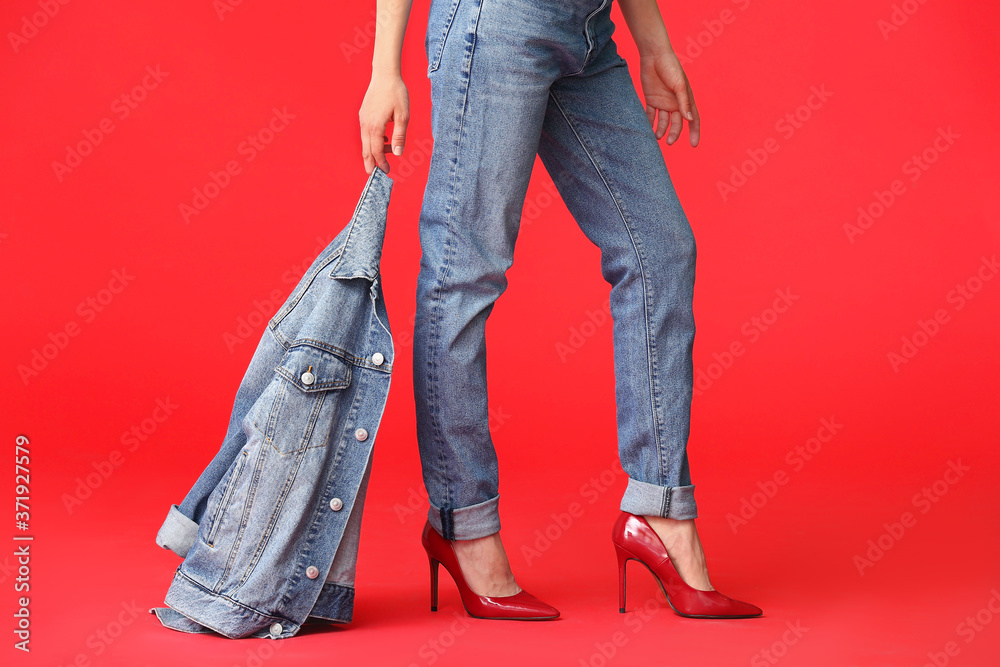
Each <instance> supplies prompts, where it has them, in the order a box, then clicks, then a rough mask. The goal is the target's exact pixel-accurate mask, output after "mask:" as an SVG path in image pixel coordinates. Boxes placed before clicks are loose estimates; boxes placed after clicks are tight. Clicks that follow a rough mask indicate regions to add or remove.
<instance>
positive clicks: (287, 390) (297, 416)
mask: <svg viewBox="0 0 1000 667" xmlns="http://www.w3.org/2000/svg"><path fill="white" fill-rule="evenodd" d="M350 384H351V365H350V364H349V363H347V362H346V361H344V360H343V359H341V358H340V357H338V356H337V355H335V354H332V353H330V352H327V351H325V350H321V349H319V348H316V347H312V346H311V345H297V346H295V347H293V348H291V349H290V350H289V351H288V353H287V354H286V355H285V358H284V359H283V360H282V363H281V365H279V366H278V367H277V368H276V369H275V376H274V378H273V379H272V380H271V383H270V385H268V387H267V389H265V390H264V392H263V393H262V394H261V397H260V400H259V405H258V408H257V409H256V411H255V414H254V425H255V426H256V427H257V429H258V430H259V431H260V432H261V433H263V434H264V442H265V444H268V445H270V446H272V447H274V448H275V449H276V450H277V451H278V452H279V453H281V454H283V455H284V454H294V453H296V452H301V451H303V450H305V449H309V448H311V447H325V446H326V445H327V443H328V442H329V438H330V429H331V427H332V426H333V424H334V422H335V420H336V416H337V414H338V411H339V410H342V409H344V408H343V405H342V403H343V398H342V392H341V390H342V389H344V388H346V387H347V386H349V385H350Z"/></svg>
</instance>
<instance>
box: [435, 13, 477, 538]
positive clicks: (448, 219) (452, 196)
mask: <svg viewBox="0 0 1000 667" xmlns="http://www.w3.org/2000/svg"><path fill="white" fill-rule="evenodd" d="M484 1H485V0H481V1H480V3H479V7H478V11H477V14H476V20H475V23H474V24H473V26H472V53H470V54H469V61H468V65H467V66H464V67H463V72H464V74H465V78H464V80H463V82H462V85H463V87H464V89H463V90H462V110H461V115H460V117H459V119H458V138H457V140H456V144H455V161H454V162H453V163H452V167H451V173H450V174H449V186H450V188H449V195H448V204H447V206H446V208H445V229H446V232H447V233H446V235H445V240H444V246H445V253H444V268H443V269H442V271H441V273H440V275H439V276H438V277H437V281H436V283H435V285H434V288H433V289H432V290H431V299H432V300H433V301H434V304H433V306H432V307H431V309H430V318H429V322H428V333H427V335H428V339H429V340H435V339H436V337H437V336H438V326H439V314H440V312H441V290H442V288H443V284H444V282H445V280H446V279H447V278H448V277H449V275H450V274H451V265H452V259H453V257H454V256H455V250H454V249H455V246H454V244H453V243H451V239H452V237H453V236H454V233H455V231H454V227H453V225H452V215H453V213H454V209H455V201H456V198H457V197H456V192H457V191H458V186H459V175H460V170H459V168H458V166H459V160H460V159H461V157H462V137H463V135H464V131H465V117H466V115H467V112H468V108H469V80H470V79H471V76H472V75H471V72H472V59H473V57H474V55H475V48H476V37H477V32H478V29H479V16H480V14H481V13H482V7H483V2H484ZM437 348H438V346H437V345H431V346H430V350H429V352H428V355H427V367H428V370H429V371H431V372H435V373H436V370H435V361H436V357H435V356H434V351H435V350H436V349H437ZM433 384H434V383H433V382H428V383H427V386H428V389H429V391H428V392H427V411H428V417H429V419H430V422H431V424H432V425H433V427H434V428H433V436H432V437H433V438H434V440H435V441H436V442H437V443H438V445H439V446H438V447H437V450H438V470H437V472H438V474H439V476H440V481H441V482H442V486H443V487H444V496H445V503H446V505H447V506H449V507H450V506H451V505H452V504H453V503H454V498H453V489H452V488H451V485H450V484H449V483H448V475H447V473H446V472H444V471H445V470H446V468H447V460H446V457H445V455H444V452H445V446H444V445H445V442H444V437H443V430H442V428H441V422H440V420H439V419H438V416H437V411H436V409H437V403H438V400H437V396H436V395H435V394H434V391H433V389H430V387H432V386H433ZM443 507H444V506H442V509H443ZM443 519H444V515H443V514H442V527H444V523H443Z"/></svg>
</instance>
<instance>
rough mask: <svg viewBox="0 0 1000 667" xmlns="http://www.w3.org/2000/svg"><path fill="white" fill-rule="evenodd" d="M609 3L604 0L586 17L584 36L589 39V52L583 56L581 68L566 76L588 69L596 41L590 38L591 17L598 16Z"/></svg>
mask: <svg viewBox="0 0 1000 667" xmlns="http://www.w3.org/2000/svg"><path fill="white" fill-rule="evenodd" d="M607 4H608V0H604V1H603V2H602V3H601V6H600V7H598V8H597V9H595V10H594V11H592V12H590V13H589V14H587V18H586V19H584V21H583V36H584V37H585V38H586V40H587V53H586V54H585V55H584V56H583V65H582V66H581V67H580V69H579V70H578V71H576V72H573V73H572V74H567V75H566V76H576V75H577V74H579V73H580V72H582V71H583V70H585V69H587V64H588V63H589V61H590V55H591V51H593V50H594V41H593V40H592V39H591V38H590V21H591V19H593V18H594V17H595V16H597V14H599V13H600V11H601V10H602V9H604V7H605V6H606V5H607Z"/></svg>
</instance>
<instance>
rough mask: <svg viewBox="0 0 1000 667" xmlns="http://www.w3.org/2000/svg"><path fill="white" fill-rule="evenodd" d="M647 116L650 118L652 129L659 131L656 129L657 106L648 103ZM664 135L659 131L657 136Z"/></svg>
mask: <svg viewBox="0 0 1000 667" xmlns="http://www.w3.org/2000/svg"><path fill="white" fill-rule="evenodd" d="M646 118H648V119H649V127H650V129H651V130H653V131H654V132H656V131H657V130H656V107H654V106H653V105H652V104H647V105H646ZM662 136H663V134H662V133H657V135H656V138H657V139H659V138H660V137H662Z"/></svg>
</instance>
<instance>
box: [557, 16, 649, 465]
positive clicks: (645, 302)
mask: <svg viewBox="0 0 1000 667" xmlns="http://www.w3.org/2000/svg"><path fill="white" fill-rule="evenodd" d="M602 6H603V5H602ZM549 96H550V97H551V98H552V101H553V102H555V105H556V108H557V109H559V113H560V115H561V116H562V117H563V119H564V120H565V121H566V124H567V125H568V126H569V128H570V131H572V132H573V136H575V137H576V140H577V141H579V142H580V146H582V147H583V151H584V153H586V154H587V158H588V159H589V160H590V163H591V164H592V165H594V169H595V170H596V171H597V175H598V176H600V178H601V182H602V183H604V187H606V188H607V190H608V194H609V195H610V196H611V200H612V201H613V202H614V204H615V208H616V209H617V210H618V215H619V216H620V217H621V220H622V224H623V225H624V226H625V231H626V232H627V233H628V237H629V240H630V241H631V242H632V249H633V250H634V251H635V256H636V260H637V261H638V263H639V276H640V278H641V281H642V311H643V328H644V330H645V333H646V354H647V355H648V357H649V362H648V365H647V371H648V373H649V378H648V379H649V400H650V408H651V410H652V415H651V417H652V420H653V442H654V445H655V447H656V451H657V457H656V459H657V466H658V467H659V471H658V479H657V482H658V483H659V484H661V485H662V483H663V479H664V474H663V459H662V457H661V456H660V453H661V449H662V448H661V446H660V423H659V416H658V409H657V408H658V406H657V400H656V390H655V378H654V371H655V355H654V346H653V343H652V341H651V340H650V336H649V327H650V320H649V288H648V286H647V281H646V272H645V269H644V268H643V261H642V253H641V252H640V251H639V243H638V242H637V241H636V239H635V237H634V236H633V235H632V230H631V228H630V227H629V224H628V220H627V218H626V216H625V212H624V211H623V210H622V206H621V203H620V202H619V201H618V197H617V196H616V195H615V193H614V191H613V190H612V189H611V185H610V184H609V183H608V181H607V179H606V178H605V177H604V172H603V171H601V167H600V165H599V164H598V163H597V160H596V159H595V158H594V156H593V154H592V153H591V152H590V149H589V148H588V147H587V144H586V142H584V140H583V137H582V136H580V133H579V132H577V129H576V126H574V125H573V121H572V120H571V119H570V117H569V114H567V113H566V110H565V109H564V108H563V105H562V104H560V102H559V98H558V97H557V96H556V94H555V93H554V92H553V91H552V90H549Z"/></svg>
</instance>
